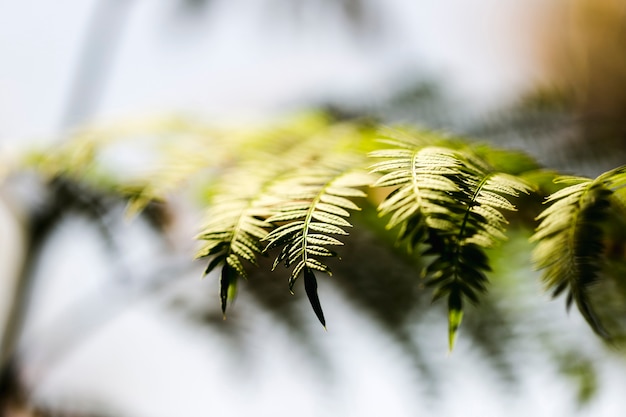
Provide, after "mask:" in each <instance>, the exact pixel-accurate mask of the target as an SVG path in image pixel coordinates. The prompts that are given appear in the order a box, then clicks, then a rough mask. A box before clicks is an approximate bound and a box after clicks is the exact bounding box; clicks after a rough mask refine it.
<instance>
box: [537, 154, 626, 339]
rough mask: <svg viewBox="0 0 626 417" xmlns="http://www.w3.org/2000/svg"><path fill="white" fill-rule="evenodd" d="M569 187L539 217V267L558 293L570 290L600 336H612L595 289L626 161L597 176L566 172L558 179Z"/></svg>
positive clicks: (625, 175) (570, 297)
mask: <svg viewBox="0 0 626 417" xmlns="http://www.w3.org/2000/svg"><path fill="white" fill-rule="evenodd" d="M554 181H555V182H556V183H561V184H566V187H565V188H563V189H561V190H559V191H557V192H556V193H554V194H552V195H551V196H549V197H548V198H547V200H546V203H551V205H550V207H548V208H547V209H545V210H544V211H543V212H542V213H541V214H540V215H539V216H538V217H537V220H540V224H539V226H538V227H537V230H536V232H535V234H534V235H533V236H532V237H531V241H535V242H537V246H536V247H535V250H534V252H533V259H534V262H535V264H536V266H537V267H538V268H540V269H543V281H544V283H545V285H546V287H547V288H548V289H551V290H552V295H553V296H554V297H556V296H558V295H559V294H561V293H562V292H563V291H565V290H566V289H567V290H568V295H567V301H566V305H567V307H568V308H569V307H570V306H571V305H572V303H573V302H576V306H577V307H578V309H579V311H580V312H581V314H582V316H583V317H584V318H585V320H586V321H587V322H588V323H589V325H590V326H591V327H592V329H593V330H594V331H595V332H596V333H597V334H598V335H600V336H602V337H604V338H609V337H610V335H609V333H608V332H607V330H606V329H605V328H604V326H603V325H602V323H601V321H600V319H599V318H598V316H597V315H596V314H595V312H594V309H593V306H592V303H591V301H590V297H589V289H590V288H591V287H592V286H593V284H594V283H596V282H597V281H598V279H599V274H600V271H601V268H602V264H603V263H602V261H603V257H604V244H603V237H604V236H603V229H602V222H603V220H604V219H605V218H606V214H607V210H608V209H609V207H610V206H611V204H614V203H618V204H619V200H617V201H616V199H619V194H620V193H621V191H622V190H623V189H624V187H625V186H626V166H623V167H620V168H617V169H614V170H612V171H609V172H606V173H604V174H602V175H600V176H599V177H598V178H596V179H595V180H592V179H589V178H583V177H570V176H561V177H558V178H556V179H555V180H554Z"/></svg>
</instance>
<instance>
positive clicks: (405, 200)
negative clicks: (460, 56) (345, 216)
mask: <svg viewBox="0 0 626 417" xmlns="http://www.w3.org/2000/svg"><path fill="white" fill-rule="evenodd" d="M395 144H396V146H398V148H396V149H387V150H381V151H375V152H372V153H371V154H370V156H372V157H376V158H384V159H385V160H384V161H382V162H379V163H376V164H374V165H373V166H372V171H374V172H380V173H383V174H384V175H383V176H382V177H381V178H380V179H379V180H378V181H377V182H376V183H375V186H378V187H395V188H394V190H393V191H392V192H391V193H390V194H389V196H388V197H387V198H386V199H385V200H384V201H383V202H382V203H381V204H380V205H379V213H380V215H381V216H384V215H390V218H389V221H388V223H387V227H388V228H394V227H396V226H399V227H400V232H399V240H400V241H406V242H407V243H408V248H409V249H410V250H412V248H414V247H416V246H418V245H420V244H426V246H427V249H426V250H425V251H424V252H423V255H428V256H434V258H435V259H434V260H433V261H432V262H431V263H430V264H429V265H428V267H427V268H426V270H425V273H426V274H427V276H428V278H429V279H428V281H427V284H428V285H430V286H433V287H435V290H434V295H433V298H434V299H435V300H436V299H439V298H442V297H445V296H447V298H448V323H449V345H450V349H452V347H453V346H454V341H455V338H456V333H457V330H458V327H459V325H460V324H461V321H462V318H463V299H464V298H467V299H469V300H470V301H472V302H477V301H478V296H477V292H481V291H484V290H485V283H486V282H487V278H486V276H485V272H486V271H489V269H490V268H489V265H488V262H487V256H486V255H485V253H484V249H485V248H489V247H492V246H493V245H494V244H495V243H497V242H498V241H500V240H503V239H505V235H504V231H505V226H506V224H507V220H506V218H505V217H504V215H503V214H502V211H503V210H508V211H510V210H515V206H513V204H511V203H510V202H509V200H508V198H507V197H516V196H518V194H519V193H520V192H523V193H528V192H529V190H530V187H529V186H528V185H527V184H526V183H524V182H522V181H521V180H520V179H518V178H516V177H514V176H512V175H508V174H506V173H499V172H495V171H493V169H492V168H491V167H490V166H489V165H488V164H487V163H486V162H485V161H484V160H482V159H481V158H479V157H477V156H476V155H474V154H472V153H470V152H469V151H461V150H459V149H449V148H445V147H441V146H425V147H423V146H420V145H419V144H416V143H413V142H398V141H396V142H395ZM505 196H506V197H505Z"/></svg>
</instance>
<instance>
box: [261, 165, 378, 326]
mask: <svg viewBox="0 0 626 417" xmlns="http://www.w3.org/2000/svg"><path fill="white" fill-rule="evenodd" d="M352 166H353V164H352V163H343V164H336V165H335V164H329V165H326V166H317V167H315V168H311V169H306V170H300V171H299V172H296V173H295V174H294V176H293V177H291V178H288V179H285V180H284V181H282V182H280V183H279V184H277V185H276V186H275V187H274V188H273V192H274V194H275V195H276V196H277V197H278V199H279V203H278V204H276V205H275V212H274V214H273V215H272V216H271V217H269V218H268V219H267V222H269V223H273V224H276V225H279V226H278V227H277V228H275V229H274V230H272V231H271V232H270V233H269V234H268V235H267V236H266V237H265V239H264V240H265V241H266V242H267V246H266V247H265V251H266V252H267V251H271V250H273V249H275V248H281V251H280V253H279V254H278V255H277V257H276V259H275V261H274V265H273V269H275V268H276V267H277V266H278V265H279V264H281V263H283V264H284V265H285V266H286V267H287V268H289V267H293V269H292V271H291V276H290V278H289V289H290V290H291V291H292V292H293V286H294V284H295V282H296V280H297V279H298V277H299V276H300V275H301V274H303V275H304V284H305V290H306V293H307V296H308V298H309V301H310V303H311V306H312V307H313V311H314V312H315V314H316V316H317V318H318V319H319V321H320V322H321V323H322V325H323V326H326V321H325V319H324V313H323V311H322V308H321V305H320V302H319V298H318V295H317V281H316V278H315V274H314V272H313V271H320V272H324V273H326V274H328V275H331V274H332V272H331V270H330V268H329V267H328V265H326V263H324V262H323V261H322V260H321V259H323V258H327V257H335V256H337V253H336V252H335V251H334V250H333V249H331V247H334V246H340V245H343V243H342V242H341V241H340V240H339V239H337V237H335V236H342V235H347V234H348V232H347V231H346V228H349V227H352V225H351V224H350V222H349V221H348V220H347V218H348V217H349V216H350V211H354V210H359V209H360V208H359V206H358V205H357V204H356V203H355V202H354V201H353V199H354V198H362V197H365V196H366V194H365V193H364V192H363V191H362V190H361V189H360V188H361V187H363V186H367V185H369V184H370V183H371V176H369V175H367V174H365V173H364V172H361V171H359V170H358V169H356V170H355V169H352Z"/></svg>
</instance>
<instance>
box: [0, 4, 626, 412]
mask: <svg viewBox="0 0 626 417" xmlns="http://www.w3.org/2000/svg"><path fill="white" fill-rule="evenodd" d="M625 49H626V5H625V4H624V3H623V2H621V1H618V0H595V1H594V0H573V1H572V0H549V1H546V0H531V1H526V2H516V1H513V0H506V1H503V0H471V1H467V0H465V1H460V0H442V1H437V2H435V1H426V0H423V1H408V0H387V1H384V2H383V1H376V0H333V1H330V0H300V1H298V2H294V1H288V0H255V1H252V0H239V1H226V0H152V1H138V0H82V1H78V0H61V1H56V2H43V1H36V0H23V1H21V2H6V1H5V2H0V59H1V65H0V91H1V92H2V94H0V163H1V164H2V166H0V171H6V170H8V169H10V168H11V165H12V164H13V163H14V161H15V158H16V155H19V154H20V152H23V151H24V150H26V149H29V148H30V147H33V146H39V145H43V144H47V145H54V144H56V143H62V141H63V137H64V136H66V135H67V134H68V133H69V132H73V131H75V129H77V128H79V127H81V126H84V125H92V124H99V125H104V126H106V125H107V124H113V123H118V122H119V120H145V119H146V118H148V119H154V118H160V117H163V118H169V117H172V115H174V116H175V117H182V118H186V119H192V120H196V121H201V122H202V123H205V124H208V125H213V124H215V125H230V126H248V125H254V123H258V122H259V121H264V120H280V119H281V118H288V117H291V115H293V114H297V113H299V112H302V111H307V110H323V111H325V112H328V114H331V115H332V116H333V117H335V118H337V119H339V120H343V119H351V118H357V119H359V118H367V119H372V120H375V121H377V122H380V123H383V124H395V123H404V124H415V125H420V126H424V127H427V128H432V129H440V130H445V131H448V132H452V133H455V134H460V135H467V136H472V137H477V138H481V139H483V140H488V141H491V142H493V143H495V144H497V145H498V146H502V147H507V148H515V149H523V150H525V151H527V152H529V153H530V154H532V155H533V156H534V157H535V158H537V159H538V160H539V161H540V162H541V163H543V164H545V165H546V166H549V167H551V168H555V169H558V170H561V171H563V172H569V173H575V174H579V175H589V176H595V175H598V174H599V173H601V172H603V171H605V170H608V169H611V168H614V167H616V166H618V165H621V164H624V161H626V157H625V152H626V141H625V137H626V117H625V116H626V114H625V112H626V89H625V88H624V86H625V85H626V54H625V53H624V52H626V51H625ZM137 135H138V134H135V136H137ZM173 136H174V139H173V140H175V135H173ZM124 156H125V157H126V156H127V155H126V154H124ZM119 157H121V156H119ZM133 158H134V159H133ZM133 158H131V159H130V162H129V165H133V164H137V163H141V162H142V159H141V157H139V158H137V155H134V156H133ZM201 216H202V213H201V212H200V210H199V209H198V208H196V207H193V206H192V205H191V204H190V203H189V202H188V201H187V200H185V199H184V198H180V199H175V200H173V201H171V202H170V204H168V206H166V207H164V206H156V207H149V209H148V210H147V212H146V214H145V215H143V216H141V217H138V218H136V219H135V220H133V221H130V222H129V221H128V220H127V219H125V217H124V202H123V201H120V200H119V199H116V198H115V197H113V196H110V195H103V194H99V193H97V192H94V191H93V190H90V189H85V188H81V187H80V185H78V184H73V183H64V182H62V181H57V182H53V183H51V184H44V183H42V182H41V181H39V180H38V179H37V178H34V177H33V176H32V175H12V176H11V177H10V178H8V179H6V180H5V181H4V182H3V184H2V187H1V188H0V232H1V233H0V236H1V241H0V271H1V274H0V326H1V327H0V329H2V331H1V332H0V335H1V337H2V340H1V343H2V345H1V346H2V351H1V353H2V357H1V360H2V362H1V363H2V369H1V371H2V374H1V375H0V376H1V378H0V394H2V395H1V396H0V405H1V406H2V408H0V410H4V412H5V413H8V415H9V416H30V415H43V416H47V415H54V416H66V415H67V416H70V415H71V416H121V417H125V416H129V417H135V416H136V417H153V416H154V417H161V416H163V417H165V416H174V415H185V416H212V415H226V414H229V415H250V414H255V415H260V416H264V415H268V416H269V415H272V416H287V415H298V416H319V415H331V416H378V415H380V414H381V413H389V414H392V415H396V416H414V415H420V416H430V415H432V416H435V415H436V416H456V415H461V414H462V415H465V416H501V415H511V416H515V415H519V416H526V415H529V414H532V415H535V416H555V415H568V416H569V415H589V416H599V415H601V416H622V415H624V413H625V412H626V403H625V402H624V399H623V386H624V384H625V383H626V376H625V371H626V366H625V363H624V357H623V353H622V352H620V351H619V350H616V349H614V348H610V347H607V346H605V345H604V344H603V343H602V342H601V341H600V340H599V339H598V338H597V337H596V336H595V335H594V334H593V332H592V331H591V330H590V329H589V328H588V326H587V325H586V323H584V321H583V320H582V319H581V318H580V317H579V314H578V312H577V311H574V310H573V311H572V312H571V313H570V314H569V315H568V314H567V313H566V311H565V308H564V306H563V304H564V303H563V300H557V301H550V299H549V296H548V295H547V294H544V293H543V291H542V289H541V285H540V283H539V274H538V273H537V272H536V271H533V270H532V266H531V265H530V261H529V259H530V254H529V253H530V246H529V244H528V243H526V238H527V237H528V236H527V234H526V232H524V231H521V230H520V231H519V232H515V231H514V232H513V234H512V238H511V239H510V241H509V242H508V243H507V244H506V245H504V246H503V247H502V248H500V249H498V250H497V251H494V253H493V254H492V262H494V265H495V268H494V269H495V271H494V273H493V274H492V280H493V287H492V289H491V292H490V296H489V297H488V299H487V300H486V301H485V302H484V303H483V304H481V306H479V307H477V308H475V309H472V310H471V311H469V312H468V313H467V315H466V317H467V319H466V323H464V329H462V331H461V332H460V335H459V341H458V344H457V347H456V349H455V351H454V352H453V353H452V354H448V353H447V347H446V343H447V342H446V317H445V313H444V311H443V309H442V307H441V306H440V305H438V304H435V305H430V300H429V295H428V294H422V293H421V292H419V291H416V290H415V285H414V284H415V283H414V279H415V273H414V272H413V271H414V269H412V268H411V265H403V264H398V263H397V262H394V259H395V258H394V255H393V254H392V253H391V251H390V249H389V248H387V247H384V246H381V245H380V244H377V243H376V239H375V238H374V237H373V236H371V235H368V234H367V233H366V232H357V231H356V230H355V233H354V234H353V236H352V237H351V240H352V242H351V244H350V245H347V246H346V253H345V254H342V256H343V258H344V262H342V263H341V264H338V265H337V266H335V267H334V268H335V269H336V275H337V276H336V277H333V279H332V280H320V297H321V299H322V303H323V304H324V308H325V311H326V315H327V320H328V323H329V326H328V331H327V332H324V331H323V330H322V329H321V328H320V326H319V324H318V323H317V322H316V319H315V317H314V315H313V314H312V313H311V312H310V311H309V306H308V303H307V302H306V300H305V299H303V298H302V297H301V294H297V295H296V296H295V297H292V296H290V295H289V294H288V291H287V289H286V285H285V283H284V282H277V280H275V279H272V277H270V276H263V275H262V274H259V276H258V277H255V279H254V280H251V282H249V283H247V284H246V285H245V286H244V288H242V290H241V291H240V295H239V297H238V299H237V301H236V303H235V304H234V305H233V306H232V307H231V308H230V311H229V317H228V320H226V321H223V320H222V317H221V312H219V299H218V297H217V280H216V279H215V277H213V276H208V277H207V278H206V279H204V280H201V279H200V277H201V276H202V271H203V265H201V264H200V263H198V262H193V261H191V259H192V256H193V253H194V248H195V246H194V245H195V242H194V241H193V239H192V238H193V236H194V235H195V234H196V232H197V226H198V224H199V221H200V219H201ZM350 248H352V249H350ZM385 260H388V262H385ZM346 263H347V264H348V265H360V268H361V269H362V270H356V271H355V270H354V269H353V268H349V267H346V266H341V265H345V264H346ZM390 265H392V266H390ZM381 277H385V279H384V280H382V279H380V278H381ZM357 278H358V279H357ZM252 281H253V282H252Z"/></svg>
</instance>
